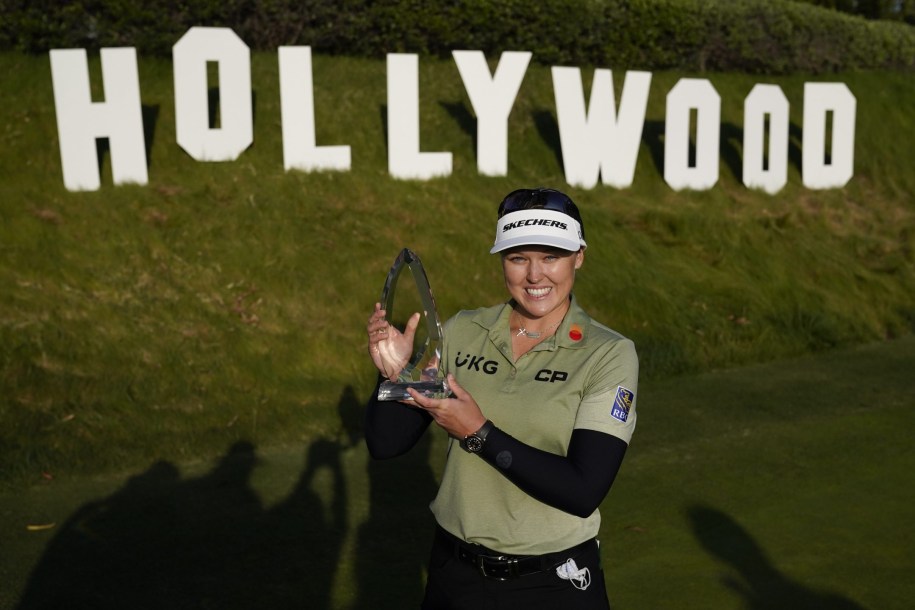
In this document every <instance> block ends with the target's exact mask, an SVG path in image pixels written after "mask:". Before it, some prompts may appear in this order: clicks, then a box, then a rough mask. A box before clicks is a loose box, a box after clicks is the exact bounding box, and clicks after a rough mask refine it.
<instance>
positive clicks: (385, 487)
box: [17, 388, 435, 610]
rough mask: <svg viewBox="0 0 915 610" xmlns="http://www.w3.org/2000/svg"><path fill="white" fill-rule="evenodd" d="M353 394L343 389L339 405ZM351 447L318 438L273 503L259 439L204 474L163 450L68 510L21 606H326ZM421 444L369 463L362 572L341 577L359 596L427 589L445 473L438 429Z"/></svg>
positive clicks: (382, 599)
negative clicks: (185, 475) (440, 475)
mask: <svg viewBox="0 0 915 610" xmlns="http://www.w3.org/2000/svg"><path fill="white" fill-rule="evenodd" d="M353 400H355V396H354V394H353V392H352V389H351V388H347V389H346V390H344V392H343V396H342V397H341V413H342V412H343V411H345V410H347V409H344V408H343V405H342V403H343V402H346V403H348V404H349V403H350V402H351V401H353ZM350 438H351V439H352V438H353V437H350ZM359 440H360V441H361V439H359ZM346 448H347V445H346V443H345V442H344V443H339V442H338V441H335V440H327V439H319V440H316V441H314V442H312V443H311V444H310V445H309V449H308V454H307V458H306V462H305V465H304V467H303V470H302V473H301V475H300V476H299V478H298V481H297V483H296V485H295V487H294V488H293V490H292V491H291V492H290V493H289V494H288V496H287V497H286V498H284V499H283V500H282V501H280V502H279V503H277V504H275V505H273V506H271V507H265V506H264V505H263V504H262V502H261V500H260V498H259V497H258V495H257V494H256V493H255V491H254V490H253V489H252V487H251V483H250V479H251V474H252V471H253V470H254V468H255V466H256V465H257V462H258V458H257V453H256V448H255V447H254V445H252V444H251V443H249V442H238V443H236V444H235V445H233V446H232V447H231V449H230V450H229V451H228V452H227V454H226V455H225V456H223V457H222V459H221V460H220V461H219V463H218V464H217V465H216V466H215V467H214V468H213V470H212V471H210V472H209V473H207V474H205V475H203V476H201V477H198V478H191V479H182V478H181V477H180V473H179V471H178V469H177V468H176V467H175V466H174V465H173V464H171V463H168V462H165V461H162V462H159V463H157V464H155V465H153V466H152V467H151V468H149V469H148V470H147V471H145V472H143V473H142V474H139V475H137V476H134V477H132V478H131V479H129V480H128V481H127V482H126V483H125V484H124V486H123V487H122V488H121V489H119V490H118V491H116V492H115V493H113V494H112V495H110V496H108V497H106V498H104V499H101V500H98V501H94V502H90V503H88V504H86V505H84V506H82V507H81V508H79V509H77V510H76V512H74V513H73V514H72V515H71V516H70V517H69V519H68V520H67V522H66V523H65V524H63V526H62V527H61V528H60V530H59V533H58V534H57V536H56V537H55V538H54V539H53V540H52V541H51V542H50V543H49V544H48V546H47V548H46V550H45V553H44V555H43V556H42V558H41V560H40V561H39V562H38V564H37V565H36V567H35V569H34V570H33V572H32V573H31V575H30V577H29V580H28V583H27V585H26V587H25V589H24V591H23V594H22V597H21V601H20V603H19V605H18V606H17V608H18V609H19V610H35V609H38V608H68V609H83V608H85V609H89V608H91V609H93V610H98V609H109V608H110V609H115V608H117V609H119V610H121V609H124V608H131V609H145V608H156V609H162V610H165V609H169V610H173V609H183V608H194V609H208V608H213V609H221V610H232V609H238V610H250V609H251V608H314V609H324V608H330V607H331V601H332V593H333V590H334V588H337V589H338V590H339V588H340V584H339V583H336V584H335V577H336V576H337V566H338V565H339V563H340V561H339V560H340V557H341V552H342V548H343V544H344V541H345V539H346V536H347V514H348V510H347V504H348V501H349V494H348V490H347V487H346V483H345V477H344V472H343V468H342V465H341V454H342V451H343V450H344V449H346ZM417 449H420V450H419V451H417V450H414V451H413V452H412V453H411V455H410V456H407V459H404V460H397V461H395V462H392V463H370V464H369V466H368V468H369V475H370V482H369V484H370V487H371V489H370V493H369V495H370V499H371V502H372V505H371V509H370V516H369V519H368V521H367V522H366V523H365V524H364V525H363V526H362V527H361V528H360V530H359V532H358V545H359V552H358V554H357V558H358V559H357V565H356V570H355V573H356V579H357V582H353V583H349V584H348V585H345V586H348V587H350V588H352V589H356V590H357V591H358V594H357V597H358V600H359V601H358V605H357V606H356V607H357V608H401V607H403V605H404V600H416V602H415V604H414V605H416V604H418V601H419V599H421V590H422V579H423V575H422V564H423V563H424V560H425V558H426V553H427V551H428V548H429V545H430V544H431V533H432V525H431V516H429V510H428V508H427V506H426V505H425V503H424V500H428V499H429V498H431V496H432V494H434V491H435V481H434V477H433V474H432V473H431V470H430V468H429V466H428V452H429V445H428V441H426V444H424V445H422V446H421V447H418V448H417ZM318 478H320V479H321V481H320V483H321V484H320V485H317V481H316V479H318ZM318 487H320V489H321V490H322V491H324V493H321V494H319V493H318V492H317V491H316V489H317V488H318ZM327 489H330V491H329V492H327V491H326V490H327ZM430 489H431V491H430ZM424 521H429V523H424ZM392 541H397V542H396V544H391V542H392Z"/></svg>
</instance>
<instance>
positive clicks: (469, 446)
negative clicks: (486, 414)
mask: <svg viewBox="0 0 915 610" xmlns="http://www.w3.org/2000/svg"><path fill="white" fill-rule="evenodd" d="M492 428H493V423H492V422H491V421H489V420H488V419H487V420H486V423H485V424H483V425H482V426H480V429H479V430H477V431H476V432H474V433H473V434H468V435H467V436H465V437H464V440H462V441H461V449H463V450H464V451H466V452H467V453H480V452H481V451H483V445H485V444H486V435H487V434H489V431H490V430H492Z"/></svg>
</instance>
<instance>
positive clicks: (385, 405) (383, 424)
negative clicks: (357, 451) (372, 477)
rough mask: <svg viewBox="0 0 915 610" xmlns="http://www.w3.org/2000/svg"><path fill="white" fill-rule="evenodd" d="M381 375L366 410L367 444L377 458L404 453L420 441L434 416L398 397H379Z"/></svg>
mask: <svg viewBox="0 0 915 610" xmlns="http://www.w3.org/2000/svg"><path fill="white" fill-rule="evenodd" d="M382 381H383V380H382V379H379V381H378V384H377V385H376V386H375V390H374V391H373V392H372V397H371V398H370V399H369V402H368V405H366V410H365V444H366V445H368V448H369V454H370V455H371V456H372V457H373V458H375V459H379V460H380V459H387V458H392V457H397V456H398V455H403V454H404V453H406V452H407V451H409V450H410V449H411V448H412V447H413V445H415V444H416V443H417V441H419V439H420V438H421V437H422V435H423V433H424V432H425V431H426V428H428V427H429V424H430V423H431V422H432V416H431V415H429V414H428V413H426V412H425V411H423V410H422V409H416V408H412V407H408V406H407V405H405V404H403V403H399V402H396V401H381V400H378V398H377V396H378V385H380V384H381V382H382Z"/></svg>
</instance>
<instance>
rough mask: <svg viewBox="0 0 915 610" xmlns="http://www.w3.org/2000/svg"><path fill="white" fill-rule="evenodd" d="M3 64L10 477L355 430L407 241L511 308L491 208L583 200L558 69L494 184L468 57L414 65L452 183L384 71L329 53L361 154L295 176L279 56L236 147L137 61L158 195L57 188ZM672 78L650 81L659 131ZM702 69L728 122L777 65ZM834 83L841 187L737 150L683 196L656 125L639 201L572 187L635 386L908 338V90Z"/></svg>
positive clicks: (463, 301)
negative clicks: (562, 128) (766, 173)
mask: <svg viewBox="0 0 915 610" xmlns="http://www.w3.org/2000/svg"><path fill="white" fill-rule="evenodd" d="M91 63H92V66H91V69H92V70H93V71H94V72H93V73H94V74H98V73H99V72H100V71H99V68H98V65H97V61H93V62H91ZM0 70H2V72H3V74H4V87H3V88H2V89H0V107H2V108H3V109H4V110H3V115H2V125H0V214H2V222H0V285H2V286H3V290H2V291H0V463H2V464H3V465H4V466H3V468H2V470H0V482H2V483H3V484H7V485H12V486H17V485H21V484H23V483H28V482H32V481H35V480H37V479H39V477H40V476H41V473H42V472H50V473H52V474H54V475H58V476H64V475H68V474H72V473H79V472H84V473H85V472H98V471H104V470H110V469H117V468H121V467H124V466H129V465H138V464H143V463H147V462H148V461H149V460H152V459H157V458H165V459H174V460H186V459H192V458H198V457H205V456H213V455H218V454H220V453H222V452H224V451H225V450H226V449H227V448H228V447H229V446H230V445H231V444H232V443H234V442H237V441H242V440H245V441H250V442H253V443H255V444H257V445H258V446H264V445H283V444H290V443H303V442H306V441H308V440H309V439H314V438H319V437H325V438H342V437H344V436H347V435H348V434H349V433H350V432H351V430H352V429H353V428H355V427H357V426H358V421H357V419H356V418H354V419H353V420H352V421H350V422H342V423H341V420H340V418H339V417H338V416H337V405H338V403H339V402H340V400H341V396H345V397H347V399H346V400H347V401H348V403H351V404H353V405H355V404H358V403H359V402H361V398H362V397H364V396H365V395H366V394H367V392H368V391H369V390H370V388H371V384H372V382H373V374H372V371H371V367H370V366H369V365H368V362H367V361H366V359H365V357H364V349H365V348H364V337H363V321H364V319H365V318H366V317H367V314H368V312H370V310H371V307H372V303H373V302H374V301H375V300H376V299H377V298H378V294H379V292H380V289H381V284H382V282H383V279H384V276H385V273H386V272H387V269H388V267H389V266H390V264H391V261H392V259H393V257H394V256H395V255H396V253H397V252H398V251H399V249H400V248H402V247H403V246H410V247H412V248H413V249H414V250H416V251H417V252H418V253H419V254H420V255H421V256H422V258H423V261H424V263H425V264H426V267H427V269H428V272H429V276H430V280H431V282H432V285H433V286H434V289H435V294H436V298H437V300H438V302H439V309H440V312H441V314H442V315H443V317H447V316H449V315H451V314H453V313H454V312H456V311H457V310H458V309H460V308H466V307H477V306H480V305H485V304H491V303H495V302H498V301H499V300H501V299H504V298H505V294H504V288H503V285H502V281H501V277H500V274H499V268H498V264H497V262H496V261H495V260H494V259H493V258H492V257H490V256H489V255H488V254H487V252H488V247H489V244H490V243H491V240H492V228H493V224H494V223H493V221H494V219H493V215H494V214H493V210H494V208H495V205H496V202H497V201H499V200H500V199H501V197H502V196H503V195H504V194H505V193H507V192H508V191H510V190H512V189H514V188H516V187H517V186H519V185H537V184H542V185H548V186H557V187H560V188H565V187H564V186H563V185H564V178H563V174H562V168H561V165H560V161H559V158H558V155H557V151H556V149H555V145H556V142H558V136H557V133H556V126H555V109H554V102H553V91H552V84H551V80H550V76H549V71H548V69H547V68H545V67H539V66H532V67H531V68H530V69H529V71H528V74H527V76H526V78H525V81H524V84H523V86H522V88H521V92H520V94H519V99H518V100H517V102H516V104H515V107H514V109H513V111H512V115H511V119H510V134H509V141H510V151H509V176H508V177H506V178H488V177H484V176H480V175H478V174H477V171H476V162H475V156H474V135H473V133H472V132H473V125H474V122H473V120H472V116H471V112H470V104H469V101H468V100H467V99H466V94H465V93H464V92H463V86H462V84H461V81H460V77H459V75H458V72H457V69H456V67H455V66H454V64H453V63H452V62H443V61H438V60H432V59H427V58H422V60H421V65H420V72H421V73H420V82H421V113H422V120H423V123H422V140H423V142H422V147H423V150H426V151H439V150H448V151H451V152H452V153H453V154H454V174H453V176H451V177H450V178H447V179H438V180H433V181H430V182H425V183H423V182H402V181H397V180H393V179H391V178H390V177H389V176H388V174H387V162H386V148H385V132H384V116H383V108H384V105H385V104H386V98H385V74H384V62H379V61H370V60H358V59H346V58H327V57H321V56H318V57H316V58H315V61H314V70H315V74H314V81H315V88H316V96H317V97H316V100H315V101H316V106H317V115H318V141H319V143H321V144H348V145H350V146H351V147H352V153H353V170H352V171H351V172H348V173H342V174H338V173H325V174H304V173H299V172H292V173H285V172H284V171H283V170H282V148H281V140H280V137H281V136H280V120H279V92H278V80H277V64H276V56H275V55H272V54H266V55H264V54H255V55H254V57H253V86H254V89H255V94H256V103H255V143H254V145H253V146H252V147H251V149H250V150H248V151H246V152H245V153H244V154H243V155H242V156H241V158H240V159H239V160H238V161H235V162H232V163H198V162H195V161H193V160H192V159H191V158H190V157H189V156H187V155H186V154H185V153H183V152H182V151H181V150H180V148H179V147H178V146H177V145H176V144H175V141H174V140H175V137H174V108H173V97H172V74H171V65H170V63H169V62H166V61H161V60H149V59H144V58H141V61H140V81H141V88H142V96H143V103H144V105H146V106H147V107H148V114H149V115H150V116H153V115H154V116H155V118H156V122H155V129H154V131H153V138H152V140H151V146H150V183H149V185H148V186H145V187H138V186H125V187H114V186H112V185H111V178H110V172H111V170H110V160H108V159H107V158H106V160H105V162H104V164H103V184H104V186H103V187H102V189H101V190H99V191H97V192H92V193H70V192H67V191H66V190H65V189H64V187H63V184H62V178H61V171H60V161H59V152H58V148H57V140H56V124H55V118H54V111H53V103H52V95H51V84H50V83H51V79H50V69H49V62H48V59H47V57H29V56H23V55H18V54H3V55H0ZM584 72H585V75H586V79H588V78H589V75H590V72H589V71H588V70H587V69H586V70H585V71H584ZM615 76H616V77H617V87H619V86H620V83H621V80H622V76H623V75H622V74H616V75H615ZM680 76H689V75H686V74H670V73H658V74H656V75H655V77H654V80H653V83H652V89H651V97H650V100H649V109H648V122H649V123H648V126H647V129H648V133H649V135H650V134H651V133H654V134H655V135H657V133H658V129H659V127H658V126H659V125H661V124H662V121H663V115H664V98H665V95H666V93H667V91H668V90H669V89H670V88H671V87H672V86H673V85H674V83H675V82H676V80H677V79H678V78H679V77H680ZM707 76H708V77H709V78H710V79H711V80H712V82H713V84H714V85H715V87H716V88H717V89H718V91H719V93H720V94H721V97H722V102H723V107H722V120H723V122H724V124H725V126H726V127H728V128H727V129H725V130H724V131H723V133H725V134H726V135H725V138H726V139H727V138H730V137H731V136H730V135H728V134H733V132H734V128H735V127H736V128H738V129H739V127H740V125H741V123H742V119H741V116H742V104H743V99H744V97H745V96H746V94H747V93H748V92H749V91H750V89H751V88H752V86H753V85H754V84H755V83H756V82H762V80H761V79H757V78H751V77H749V76H745V75H718V74H713V75H707ZM831 78H832V79H834V80H842V81H844V82H846V83H847V84H848V86H849V87H850V89H851V90H852V91H853V92H854V94H855V95H856V96H857V99H858V120H857V140H856V174H855V178H854V179H853V181H852V182H851V183H850V184H849V185H848V186H847V187H846V188H844V189H838V190H831V191H810V190H808V189H805V188H803V187H802V186H801V183H800V177H799V175H798V170H797V168H796V167H795V166H792V167H791V170H790V174H789V185H788V186H787V187H786V188H785V189H784V191H783V192H782V193H780V194H779V195H777V196H768V195H765V194H762V193H757V192H752V191H748V190H747V189H745V188H744V187H743V186H742V185H740V184H739V182H738V181H737V179H736V177H735V170H734V169H733V167H735V165H734V164H735V156H734V154H732V153H731V152H724V153H723V154H722V165H721V167H722V170H721V179H720V181H719V184H718V186H716V187H715V188H714V189H713V190H711V191H709V192H703V193H689V192H682V193H677V192H674V191H671V190H670V189H669V188H668V187H667V186H666V185H665V184H664V183H663V181H662V179H661V177H660V174H659V170H658V165H657V164H656V163H655V162H654V161H653V158H654V155H656V154H657V153H658V150H659V149H658V148H657V146H658V139H657V137H654V136H652V137H647V138H646V141H645V143H643V147H642V150H641V151H640V156H639V163H638V166H637V168H636V176H635V183H634V185H633V187H632V188H631V189H627V190H623V191H618V190H615V189H611V188H606V187H598V188H596V189H594V190H591V191H582V190H578V189H571V188H565V190H567V191H569V192H570V194H571V195H572V196H573V198H574V199H575V200H576V201H577V202H578V203H579V205H580V207H581V208H582V209H583V213H584V216H585V220H586V224H587V231H588V235H589V242H590V247H589V249H588V253H587V260H586V263H585V267H584V269H583V271H582V272H581V273H580V274H579V280H578V283H577V285H576V293H577V294H578V296H579V298H580V301H581V302H582V303H583V305H584V306H585V307H586V308H587V309H588V311H589V312H591V313H592V315H594V317H595V318H597V319H599V320H601V321H603V322H605V323H607V324H608V325H610V326H612V327H613V328H615V329H617V330H619V331H620V332H622V333H623V334H625V335H627V336H630V337H631V338H633V339H634V340H635V342H636V345H637V346H638V349H639V353H640V358H641V364H642V375H643V379H664V378H667V377H670V376H671V375H678V374H685V373H700V372H703V371H709V370H715V369H720V368H725V367H732V366H736V365H741V364H748V363H754V362H766V361H771V360H777V359H782V358H786V357H791V356H796V355H799V354H803V353H807V352H809V351H816V350H824V349H832V348H835V347H840V346H847V345H854V344H860V343H865V342H870V341H874V340H879V339H883V338H885V337H895V336H904V335H908V334H910V333H911V332H912V329H913V323H915V322H913V321H915V307H913V301H912V294H915V269H913V253H912V248H911V243H912V231H913V227H915V216H913V203H912V193H915V174H913V172H911V168H910V165H911V162H910V160H911V159H912V158H913V153H915V151H913V142H915V137H913V136H915V125H913V119H912V116H911V113H910V112H909V110H908V109H909V108H911V107H912V106H913V103H915V90H913V87H912V83H911V78H910V77H908V75H902V74H893V73H856V74H842V75H836V76H834V77H831ZM805 80H811V79H810V78H807V77H804V76H789V77H779V78H766V79H765V82H774V83H777V84H779V85H781V86H782V88H783V89H784V91H785V94H786V95H787V97H788V99H789V101H790V102H791V117H792V122H793V123H794V124H795V125H797V126H798V127H801V115H802V107H803V99H802V90H803V82H804V81H805ZM820 80H824V79H820ZM95 85H96V86H97V85H98V82H97V79H96V82H95ZM652 129H653V130H654V131H652ZM729 141H730V140H729ZM795 143H796V142H795ZM734 146H737V149H738V153H739V143H738V144H735V145H734ZM793 150H794V149H793ZM797 154H798V153H797V151H796V150H794V152H793V153H792V155H793V156H797Z"/></svg>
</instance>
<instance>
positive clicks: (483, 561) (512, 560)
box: [477, 555, 519, 580]
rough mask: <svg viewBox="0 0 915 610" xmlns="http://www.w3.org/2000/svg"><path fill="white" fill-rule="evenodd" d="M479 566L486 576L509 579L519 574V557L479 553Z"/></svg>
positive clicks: (495, 578)
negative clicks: (495, 563) (497, 563)
mask: <svg viewBox="0 0 915 610" xmlns="http://www.w3.org/2000/svg"><path fill="white" fill-rule="evenodd" d="M492 562H500V564H499V565H493V564H492ZM477 567H478V568H479V569H480V573H481V574H482V575H483V576H484V577H486V578H492V579H493V580H509V579H511V578H518V576H519V573H518V559H517V558H516V557H506V556H505V555H497V556H495V557H493V556H491V555H478V556H477Z"/></svg>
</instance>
